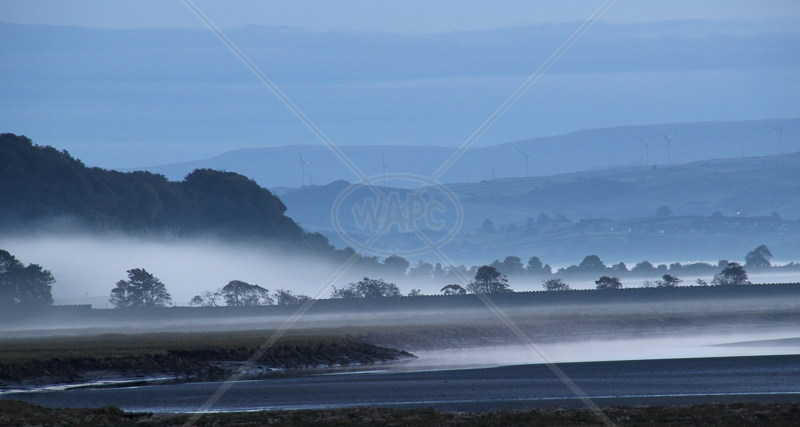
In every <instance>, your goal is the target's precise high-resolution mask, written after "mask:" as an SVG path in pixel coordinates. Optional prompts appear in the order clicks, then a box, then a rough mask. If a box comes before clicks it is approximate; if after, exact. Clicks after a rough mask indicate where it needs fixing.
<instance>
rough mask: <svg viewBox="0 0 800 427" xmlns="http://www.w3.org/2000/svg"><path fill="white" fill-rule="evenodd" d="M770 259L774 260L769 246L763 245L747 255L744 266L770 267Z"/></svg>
mask: <svg viewBox="0 0 800 427" xmlns="http://www.w3.org/2000/svg"><path fill="white" fill-rule="evenodd" d="M770 258H772V252H770V251H769V248H767V245H761V246H759V247H757V248H755V249H753V250H752V251H750V252H748V253H747V255H745V257H744V260H745V262H744V266H745V267H747V268H764V267H769V266H771V265H772V263H771V262H769V259H770Z"/></svg>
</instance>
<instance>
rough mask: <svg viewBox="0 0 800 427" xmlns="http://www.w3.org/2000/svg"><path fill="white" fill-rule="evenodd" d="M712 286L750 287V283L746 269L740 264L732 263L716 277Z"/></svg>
mask: <svg viewBox="0 0 800 427" xmlns="http://www.w3.org/2000/svg"><path fill="white" fill-rule="evenodd" d="M711 284H712V285H716V286H731V285H749V284H750V281H749V280H748V278H747V271H745V269H744V267H743V266H742V265H741V264H739V263H736V262H732V263H729V264H728V265H727V266H726V267H725V268H724V269H723V270H722V271H720V272H719V273H717V274H716V275H714V279H713V280H712V281H711Z"/></svg>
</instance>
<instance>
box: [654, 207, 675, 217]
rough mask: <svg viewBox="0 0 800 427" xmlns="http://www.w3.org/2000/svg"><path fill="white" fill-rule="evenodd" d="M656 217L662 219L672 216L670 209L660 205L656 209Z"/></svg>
mask: <svg viewBox="0 0 800 427" xmlns="http://www.w3.org/2000/svg"><path fill="white" fill-rule="evenodd" d="M656 216H658V217H662V218H665V217H668V216H672V209H670V208H669V207H667V206H664V205H661V206H659V207H658V209H656Z"/></svg>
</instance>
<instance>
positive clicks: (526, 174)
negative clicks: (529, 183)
mask: <svg viewBox="0 0 800 427" xmlns="http://www.w3.org/2000/svg"><path fill="white" fill-rule="evenodd" d="M517 151H519V152H520V153H522V155H523V156H525V178H527V177H528V156H530V154H528V153H526V152H524V151H522V150H520V149H519V148H517Z"/></svg>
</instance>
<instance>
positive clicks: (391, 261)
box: [383, 255, 411, 276]
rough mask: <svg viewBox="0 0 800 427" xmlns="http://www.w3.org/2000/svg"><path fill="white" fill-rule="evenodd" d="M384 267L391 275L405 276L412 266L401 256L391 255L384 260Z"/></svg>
mask: <svg viewBox="0 0 800 427" xmlns="http://www.w3.org/2000/svg"><path fill="white" fill-rule="evenodd" d="M383 265H384V266H385V267H386V270H388V272H389V273H391V274H393V275H395V276H405V274H406V270H408V267H409V266H410V265H411V264H409V262H408V261H407V260H406V259H405V258H403V257H401V256H399V255H391V256H389V257H388V258H386V259H385V260H383Z"/></svg>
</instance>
